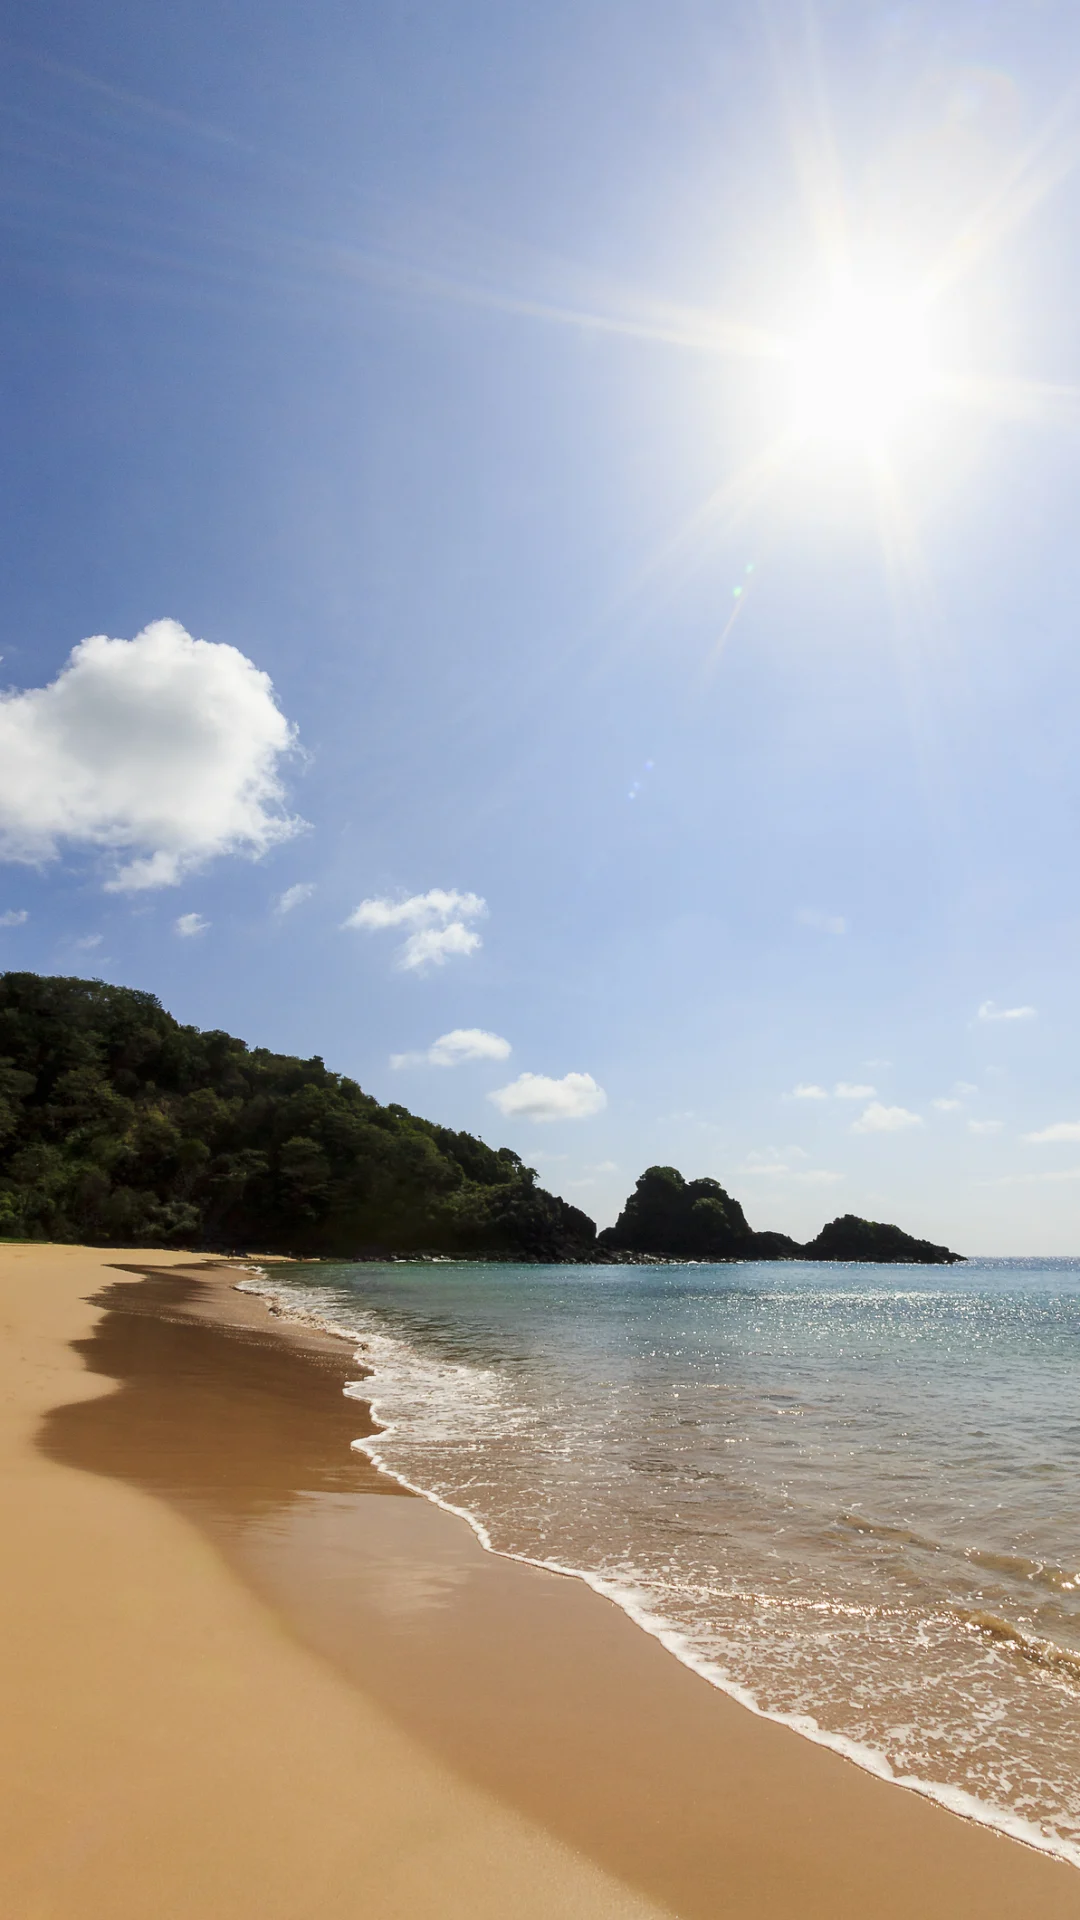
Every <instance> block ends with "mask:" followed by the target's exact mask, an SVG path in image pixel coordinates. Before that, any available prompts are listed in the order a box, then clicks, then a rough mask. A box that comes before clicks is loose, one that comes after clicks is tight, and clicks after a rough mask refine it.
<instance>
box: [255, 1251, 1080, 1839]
mask: <svg viewBox="0 0 1080 1920" xmlns="http://www.w3.org/2000/svg"><path fill="white" fill-rule="evenodd" d="M245 1270H246V1271H247V1272H248V1273H249V1274H250V1275H251V1276H252V1277H251V1278H250V1279H249V1280H248V1281H246V1282H244V1281H240V1282H238V1283H237V1291H239V1292H242V1293H252V1294H257V1295H260V1296H261V1297H263V1298H264V1299H265V1300H266V1301H267V1304H268V1306H269V1308H270V1310H271V1311H272V1312H274V1313H276V1314H279V1315H280V1316H281V1317H282V1318H285V1319H288V1320H291V1321H294V1322H296V1323H297V1324H299V1325H306V1326H310V1327H312V1328H315V1329H318V1330H319V1331H322V1332H328V1333H331V1334H334V1335H336V1336H338V1337H340V1338H343V1339H347V1340H350V1341H351V1342H353V1343H354V1349H355V1358H356V1361H357V1364H358V1365H359V1366H361V1367H363V1368H364V1369H365V1373H364V1377H363V1378H362V1379H361V1380H358V1381H355V1382H352V1381H350V1382H349V1383H348V1384H347V1386H346V1387H345V1389H344V1391H345V1393H346V1395H347V1396H348V1397H350V1398H353V1399H356V1400H358V1401H363V1403H364V1404H365V1406H366V1407H367V1408H368V1411H369V1413H370V1416H371V1419H372V1421H373V1423H374V1426H375V1429H376V1430H375V1432H373V1433H372V1434H370V1435H367V1436H365V1437H364V1438H362V1439H357V1440H354V1441H353V1442H352V1443H351V1444H352V1446H353V1448H354V1449H355V1451H356V1452H358V1453H362V1454H364V1455H365V1456H366V1458H367V1459H368V1460H369V1461H370V1462H371V1464H372V1465H373V1466H374V1467H375V1468H376V1469H377V1470H378V1471H379V1472H381V1473H385V1474H386V1475H388V1477H389V1478H390V1479H392V1480H394V1481H395V1482H396V1483H397V1485H399V1486H400V1487H402V1488H404V1489H405V1491H406V1492H408V1493H412V1494H416V1495H418V1496H419V1497H420V1498H422V1499H424V1500H427V1501H428V1502H429V1503H430V1504H431V1505H432V1506H436V1507H439V1508H440V1509H441V1510H442V1511H443V1512H444V1513H449V1514H453V1515H454V1516H455V1518H457V1519H459V1520H463V1521H464V1522H465V1524H466V1525H467V1526H468V1527H469V1528H470V1529H471V1531H472V1532H473V1534H474V1535H475V1537H476V1539H477V1540H478V1541H479V1543H480V1545H481V1546H482V1547H483V1549H484V1550H485V1552H487V1553H492V1554H496V1555H498V1556H499V1557H500V1558H502V1559H507V1560H516V1561H518V1562H520V1563H521V1564H522V1565H524V1566H532V1567H538V1568H540V1569H542V1570H543V1571H545V1572H548V1573H552V1574H556V1575H559V1576H560V1577H562V1578H565V1579H574V1580H580V1581H583V1582H584V1584H585V1585H586V1586H587V1587H590V1588H591V1589H592V1590H593V1592H595V1593H598V1594H600V1595H602V1596H603V1597H604V1598H605V1599H607V1600H610V1601H612V1602H613V1603H614V1604H615V1605H616V1606H618V1607H619V1608H620V1609H621V1611H622V1612H623V1613H625V1614H626V1615H627V1616H628V1617H629V1618H630V1619H631V1620H632V1621H633V1622H634V1623H635V1625H636V1626H638V1627H640V1628H641V1629H642V1631H643V1632H645V1633H647V1634H649V1635H650V1637H651V1638H653V1639H654V1640H657V1641H658V1642H659V1643H660V1645H661V1646H663V1647H664V1648H665V1649H666V1651H667V1652H669V1653H671V1654H672V1655H673V1656H674V1657H675V1658H676V1659H677V1660H678V1661H679V1662H680V1663H681V1664H682V1665H683V1666H685V1667H688V1668H689V1669H690V1670H691V1671H692V1672H694V1673H696V1674H698V1675H699V1676H700V1677H701V1678H702V1679H703V1680H706V1681H707V1682H708V1683H709V1685H710V1686H714V1687H716V1688H717V1690H718V1691H719V1692H722V1693H725V1694H726V1695H727V1696H728V1697H729V1698H730V1699H732V1700H735V1701H736V1702H737V1703H738V1704H739V1705H740V1706H743V1707H745V1708H746V1709H747V1711H748V1712H750V1713H753V1714H754V1715H755V1716H756V1717H758V1718H759V1719H763V1720H771V1721H773V1722H774V1723H775V1724H776V1725H778V1726H783V1727H787V1728H789V1729H790V1731H791V1732H793V1733H797V1734H798V1735H799V1736H800V1737H801V1738H803V1739H806V1740H809V1741H811V1742H812V1743H813V1744H814V1745H815V1746H820V1747H825V1748H827V1749H828V1750H829V1751H831V1752H833V1753H837V1754H840V1755H841V1756H842V1757H843V1758H844V1759H846V1760H850V1761H852V1762H853V1763H854V1765H856V1766H858V1767H861V1768H862V1769H863V1771H864V1772H866V1773H870V1774H873V1775H874V1776H875V1777H876V1778H878V1779H880V1780H885V1781H888V1782H889V1783H890V1784H891V1785H893V1786H898V1787H902V1788H904V1789H905V1790H906V1791H907V1792H909V1793H917V1794H919V1795H921V1796H922V1798H924V1799H927V1800H932V1801H934V1802H935V1803H936V1804H937V1805H939V1806H941V1807H944V1808H945V1809H946V1810H947V1811H949V1812H950V1813H954V1814H957V1815H958V1816H960V1817H961V1818H962V1819H966V1820H971V1821H973V1822H975V1824H976V1825H979V1826H984V1827H988V1828H991V1829H992V1830H993V1831H995V1832H998V1833H1002V1834H1005V1835H1007V1836H1008V1837H1009V1838H1011V1839H1014V1840H1017V1841H1019V1842H1020V1843H1021V1844H1022V1845H1024V1846H1028V1847H1031V1848H1032V1849H1034V1850H1035V1851H1036V1852H1039V1853H1045V1854H1049V1855H1051V1856H1052V1857H1053V1858H1055V1859H1059V1860H1062V1861H1064V1862H1066V1863H1067V1864H1068V1865H1070V1866H1073V1867H1077V1868H1080V1843H1078V1842H1075V1841H1072V1840H1069V1839H1066V1838H1064V1837H1063V1836H1061V1835H1060V1834H1056V1833H1052V1832H1047V1831H1046V1829H1045V1828H1043V1827H1041V1826H1039V1825H1037V1824H1036V1823H1035V1822H1034V1821H1033V1820H1029V1819H1027V1818H1025V1816H1024V1815H1022V1814H1019V1813H1017V1812H1015V1810H1014V1809H1012V1808H1010V1807H1003V1806H999V1805H997V1804H996V1803H994V1802H991V1801H987V1800H982V1799H979V1798H978V1797H977V1796H976V1795H975V1794H973V1793H970V1792H969V1791H968V1790H967V1789H966V1788H963V1787H958V1786H953V1785H950V1784H949V1783H948V1782H946V1781H939V1780H929V1779H924V1778H922V1777H921V1776H920V1775H918V1774H914V1773H900V1772H897V1771H896V1769H895V1768H894V1767H893V1766H892V1764H891V1762H890V1761H889V1759H888V1757H887V1755H886V1754H885V1753H883V1752H882V1751H881V1750H880V1749H879V1748H877V1747H874V1746H872V1745H870V1744H869V1743H867V1742H865V1741H860V1740H857V1739H854V1738H853V1737H851V1736H850V1735H847V1734H843V1733H838V1732H835V1731H833V1730H832V1729H830V1728H826V1727H822V1726H821V1725H820V1724H819V1723H818V1721H817V1720H816V1719H815V1718H814V1717H813V1716H812V1715H811V1714H806V1713H785V1712H782V1711H778V1710H775V1709H772V1708H768V1707H765V1706H763V1705H762V1704H761V1702H760V1700H759V1698H758V1696H757V1695H756V1694H755V1692H754V1691H753V1689H752V1688H750V1687H748V1686H746V1685H745V1683H744V1682H742V1681H741V1680H739V1679H737V1678H736V1677H735V1676H734V1675H733V1674H731V1673H729V1672H728V1671H727V1670H726V1669H725V1668H724V1667H722V1666H721V1665H720V1664H719V1663H718V1662H716V1661H714V1660H710V1659H708V1658H707V1657H705V1656H704V1655H703V1654H702V1653H701V1652H700V1651H699V1650H698V1649H697V1648H696V1647H695V1646H694V1645H693V1643H692V1642H691V1640H690V1639H689V1637H688V1635H687V1634H686V1632H685V1631H684V1630H683V1629H682V1627H680V1626H679V1625H678V1624H677V1623H676V1622H674V1621H672V1620H670V1619H668V1618H667V1617H665V1616H664V1614H662V1613H661V1612H659V1611H658V1610H657V1608H656V1606H655V1603H654V1601H653V1598H652V1596H651V1594H650V1593H649V1592H648V1590H647V1589H646V1588H645V1587H643V1586H637V1585H631V1584H628V1583H627V1582H625V1581H618V1580H613V1579H611V1578H610V1577H608V1576H606V1575H604V1574H600V1573H597V1572H595V1571H594V1570H593V1569H591V1568H588V1567H580V1566H573V1565H569V1564H566V1563H563V1562H561V1561H559V1560H556V1559H554V1558H551V1557H547V1556H541V1557H537V1556H535V1555H531V1554H526V1553H518V1552H513V1551H511V1550H509V1549H507V1548H504V1547H499V1546H497V1545H496V1544H495V1541H494V1540H493V1538H492V1535H491V1533H490V1532H489V1530H488V1527H487V1526H486V1525H485V1523H484V1521H483V1519H482V1518H481V1517H480V1516H479V1515H478V1514H477V1513H474V1512H473V1511H472V1510H471V1509H470V1508H468V1507H463V1506H460V1505H458V1504H457V1503H456V1502H454V1501H452V1500H448V1499H446V1498H445V1496H443V1495H442V1494H440V1493H438V1492H436V1491H435V1490H434V1489H433V1488H431V1487H429V1486H425V1485H424V1484H423V1483H422V1482H420V1481H416V1480H413V1479H411V1478H410V1477H409V1476H408V1475H406V1474H405V1473H403V1472H402V1471H401V1470H400V1468H399V1467H397V1466H395V1465H394V1464H393V1462H392V1461H391V1460H390V1459H388V1458H387V1456H386V1454H385V1453H384V1451H383V1448H384V1446H385V1444H386V1442H387V1441H388V1439H389V1438H390V1436H391V1435H393V1434H395V1433H398V1432H400V1431H401V1430H402V1423H401V1422H400V1421H395V1420H394V1419H392V1418H391V1417H390V1416H389V1414H388V1412H387V1410H386V1409H385V1407H384V1406H381V1405H380V1400H379V1392H378V1381H379V1373H380V1364H379V1363H380V1361H382V1362H383V1364H384V1366H385V1367H386V1368H387V1370H389V1368H390V1367H391V1366H393V1367H395V1368H396V1377H395V1384H396V1385H398V1386H400V1384H401V1382H402V1381H403V1380H404V1381H406V1382H408V1383H410V1384H411V1385H412V1387H413V1389H414V1405H415V1407H416V1409H417V1419H418V1425H419V1430H414V1429H413V1427H412V1426H410V1429H409V1438H410V1440H413V1441H415V1440H421V1441H422V1440H423V1439H425V1438H427V1439H431V1440H440V1441H442V1440H445V1439H447V1438H451V1437H455V1438H456V1437H465V1435H466V1434H467V1435H468V1437H470V1438H474V1439H475V1438H479V1437H480V1435H481V1433H483V1434H484V1435H485V1436H486V1437H488V1438H491V1437H493V1434H492V1415H493V1414H496V1412H497V1413H498V1414H501V1415H502V1416H503V1417H504V1418H506V1416H507V1415H509V1416H510V1418H511V1422H512V1419H513V1413H514V1411H516V1410H515V1409H513V1408H512V1407H511V1406H509V1405H508V1403H507V1401H506V1399H505V1397H504V1396H503V1395H502V1394H501V1393H500V1392H499V1390H498V1389H499V1383H498V1378H497V1376H496V1375H495V1374H494V1372H493V1371H489V1370H485V1369H480V1368H471V1367H466V1366H463V1365H455V1364H454V1363H451V1362H445V1361H431V1360H428V1359H427V1358H426V1357H425V1356H424V1355H422V1354H420V1353H419V1352H418V1351H417V1349H416V1348H415V1347H412V1346H411V1345H410V1344H409V1343H408V1342H407V1341H405V1340H402V1339H400V1338H399V1337H397V1336H394V1335H390V1334H387V1333H385V1332H384V1331H382V1330H381V1329H380V1328H379V1327H378V1326H377V1324H376V1320H375V1316H374V1315H373V1314H369V1313H368V1312H367V1311H366V1310H364V1309H362V1308H361V1309H360V1310H359V1311H357V1310H356V1309H355V1308H353V1309H350V1310H349V1312H348V1314H347V1316H346V1315H345V1314H342V1313H341V1312H340V1310H339V1309H337V1308H334V1309H333V1310H330V1309H329V1308H328V1306H327V1304H326V1302H325V1299H324V1298H322V1299H319V1300H316V1299H315V1298H314V1294H313V1292H312V1291H307V1290H304V1291H301V1289H299V1288H297V1287H295V1286H290V1287H288V1288H282V1287H280V1286H275V1285H274V1283H273V1282H272V1281H271V1280H270V1278H269V1276H268V1275H267V1274H266V1273H265V1270H264V1269H262V1268H258V1267H250V1268H247V1269H245ZM451 1380H453V1384H454V1386H455V1389H456V1395H457V1396H459V1398H458V1404H457V1405H456V1406H454V1405H453V1404H452V1403H450V1404H448V1401H447V1396H446V1393H445V1391H444V1392H441V1393H432V1392H431V1389H432V1388H434V1387H436V1386H437V1387H439V1388H441V1389H446V1388H447V1387H448V1386H449V1385H450V1384H451ZM425 1429H426V1431H425ZM507 1430H508V1427H507V1426H503V1428H502V1431H504V1432H505V1431H507ZM839 1519H840V1520H841V1522H842V1523H843V1524H846V1525H847V1526H849V1527H851V1528H852V1529H853V1530H858V1531H865V1532H871V1533H874V1534H879V1535H881V1536H883V1537H887V1536H890V1535H892V1536H898V1537H900V1538H902V1539H904V1540H905V1541H908V1542H910V1543H911V1544H914V1545H918V1546H920V1547H927V1548H930V1549H934V1550H936V1548H937V1546H938V1544H939V1543H936V1542H934V1541H931V1540H927V1539H924V1538H922V1537H921V1536H919V1535H918V1534H916V1533H914V1532H913V1531H911V1530H909V1529H906V1528H900V1527H896V1526H887V1525H883V1524H881V1523H876V1522H871V1521H868V1520H866V1519H864V1518H863V1517H862V1516H860V1515H856V1514H854V1513H846V1514H843V1515H840V1516H839ZM1031 1564H1032V1565H1034V1564H1035V1563H1031ZM953 1612H954V1614H955V1616H956V1617H957V1618H959V1619H960V1620H961V1621H962V1622H963V1623H964V1624H965V1625H968V1626H969V1627H970V1628H972V1629H973V1630H974V1631H977V1632H979V1633H982V1634H985V1635H986V1637H987V1639H989V1640H992V1641H995V1642H998V1643H1000V1644H1002V1645H1008V1646H1010V1647H1011V1648H1013V1649H1014V1650H1015V1651H1017V1652H1018V1653H1020V1654H1022V1655H1024V1656H1025V1657H1026V1658H1028V1659H1030V1660H1031V1661H1032V1663H1033V1664H1037V1665H1040V1666H1043V1667H1047V1668H1049V1667H1060V1669H1061V1670H1067V1671H1069V1672H1070V1674H1073V1675H1075V1676H1076V1677H1078V1678H1080V1655H1073V1654H1070V1653H1067V1652H1066V1651H1065V1650H1063V1649H1059V1648H1056V1647H1054V1646H1053V1645H1052V1643H1050V1642H1045V1643H1044V1642H1041V1641H1038V1640H1036V1639H1034V1638H1033V1637H1031V1636H1026V1635H1024V1634H1023V1632H1022V1631H1021V1630H1020V1629H1019V1628H1016V1627H1014V1626H1013V1625H1012V1624H1011V1623H1010V1622H1009V1621H1007V1620H1003V1619H999V1618H998V1616H996V1615H993V1614H989V1613H985V1614H984V1613H980V1612H978V1610H974V1609H973V1610H971V1611H970V1612H968V1613H965V1612H964V1611H963V1610H962V1609H959V1608H955V1609H953Z"/></svg>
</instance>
